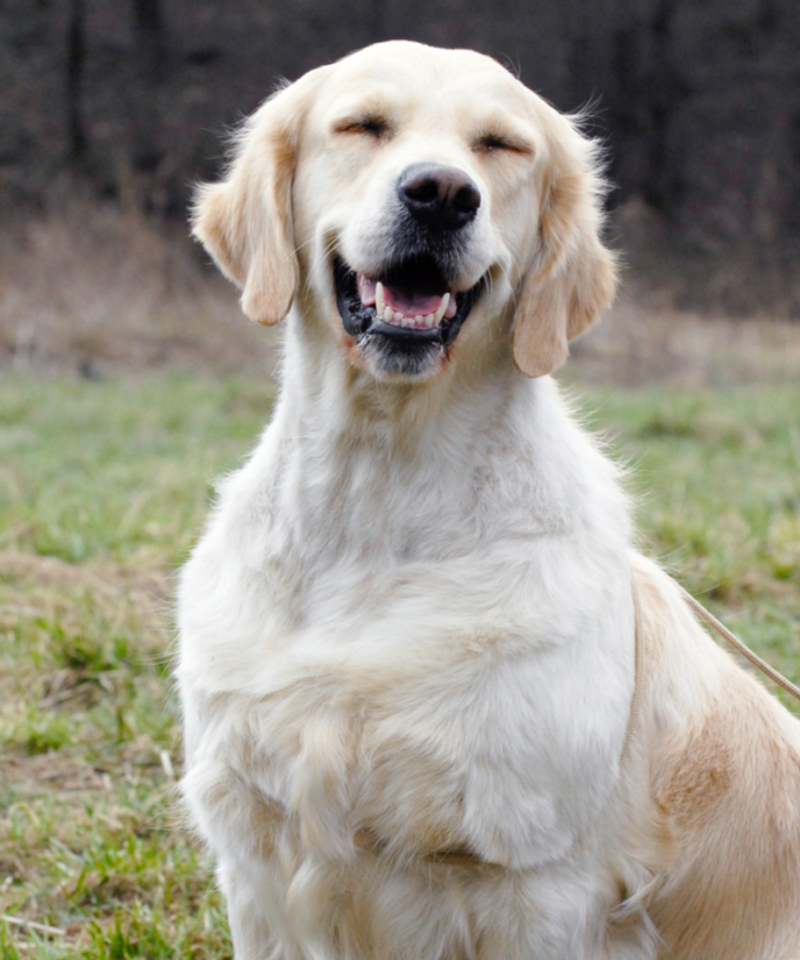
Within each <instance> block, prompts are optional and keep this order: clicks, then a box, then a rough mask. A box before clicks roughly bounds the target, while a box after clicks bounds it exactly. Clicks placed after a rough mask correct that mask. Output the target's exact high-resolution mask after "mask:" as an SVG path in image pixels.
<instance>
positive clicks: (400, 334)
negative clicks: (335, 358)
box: [333, 257, 485, 350]
mask: <svg viewBox="0 0 800 960" xmlns="http://www.w3.org/2000/svg"><path fill="white" fill-rule="evenodd" d="M414 271H418V272H419V273H420V274H421V275H424V276H425V284H426V285H428V284H430V282H431V281H430V277H431V275H435V274H436V273H439V275H440V276H441V272H440V271H439V270H438V267H437V266H436V264H435V262H434V261H433V260H432V259H431V258H425V257H416V258H413V259H412V260H410V261H405V262H401V263H400V264H394V265H391V266H390V267H388V268H387V269H386V271H385V272H384V276H386V277H390V278H394V277H396V276H397V275H398V274H402V273H403V272H406V273H412V272H414ZM333 274H334V283H335V286H336V305H337V307H338V308H339V314H340V316H341V318H342V324H343V326H344V329H345V331H346V332H347V333H349V334H350V336H353V337H355V338H356V340H357V341H358V340H360V339H362V338H363V337H367V336H370V337H371V336H374V335H378V336H381V337H386V338H387V340H388V341H389V342H390V343H391V344H392V345H394V346H396V347H399V348H401V349H402V348H403V346H408V347H409V348H417V347H422V346H425V345H430V346H438V347H440V348H441V349H443V350H447V349H448V348H449V347H450V346H451V345H452V344H453V342H454V341H455V339H456V337H457V336H458V334H459V331H460V330H461V327H462V326H463V325H464V321H465V320H466V319H467V317H468V316H469V314H470V312H471V311H472V308H473V307H474V306H475V302H476V301H477V299H478V297H479V296H480V293H481V291H482V289H483V285H484V282H485V276H484V277H481V279H480V280H479V281H478V282H477V283H476V284H475V285H474V286H473V287H470V289H469V290H465V291H463V292H462V293H457V294H456V295H455V297H456V313H455V316H453V317H451V318H449V319H448V318H446V317H445V318H443V319H442V322H441V324H440V325H439V326H438V327H433V328H432V329H424V330H423V329H419V328H416V327H399V326H395V325H394V324H392V323H386V321H385V320H379V319H378V315H377V313H376V312H375V308H374V307H373V306H369V307H365V306H364V305H363V304H362V303H361V297H360V296H359V294H358V280H357V276H356V271H355V270H351V269H350V267H349V266H348V264H346V263H345V261H344V260H343V259H342V258H341V257H336V258H335V259H334V261H333ZM446 286H447V284H446V282H445V281H444V278H443V277H442V283H441V285H440V289H441V287H446Z"/></svg>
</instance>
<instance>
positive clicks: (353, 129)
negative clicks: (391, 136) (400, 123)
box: [334, 113, 390, 140]
mask: <svg viewBox="0 0 800 960" xmlns="http://www.w3.org/2000/svg"><path fill="white" fill-rule="evenodd" d="M334 129H335V131H336V133H361V134H366V135H367V136H368V137H374V138H375V139H376V140H380V139H381V137H383V136H385V135H386V134H387V133H389V129H390V128H389V121H388V120H386V119H385V118H384V117H380V116H377V115H376V114H371V113H369V114H366V115H365V116H363V117H357V118H356V119H352V118H348V119H346V120H341V121H340V122H339V123H337V124H336V125H335V127H334Z"/></svg>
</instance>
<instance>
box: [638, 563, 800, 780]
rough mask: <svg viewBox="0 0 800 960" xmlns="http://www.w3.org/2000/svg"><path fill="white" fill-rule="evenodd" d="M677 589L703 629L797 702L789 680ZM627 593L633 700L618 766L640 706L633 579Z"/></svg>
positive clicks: (797, 692)
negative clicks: (631, 635) (629, 598)
mask: <svg viewBox="0 0 800 960" xmlns="http://www.w3.org/2000/svg"><path fill="white" fill-rule="evenodd" d="M678 589H679V590H680V592H681V596H682V597H683V599H684V601H685V602H686V604H687V605H688V607H689V609H690V610H692V611H693V613H694V614H695V616H696V617H697V618H698V619H699V620H700V621H702V622H703V623H704V624H705V625H706V626H707V627H710V628H711V629H712V630H713V631H714V632H715V633H716V634H718V635H719V636H720V637H722V638H723V640H727V642H728V643H729V644H730V645H731V646H732V647H733V648H734V650H737V651H738V652H739V653H741V655H742V656H743V657H744V658H745V659H746V660H749V661H750V663H752V664H753V666H754V667H756V668H757V669H758V670H761V672H762V673H764V674H766V676H768V677H769V678H770V680H772V681H773V682H774V683H777V685H778V686H779V687H780V688H781V689H782V690H785V691H786V692H787V693H789V694H791V695H792V696H793V697H795V698H796V699H797V700H800V687H798V686H796V685H795V684H793V683H792V681H791V680H787V678H786V677H784V675H783V674H782V673H779V672H778V671H777V670H776V669H775V668H774V667H771V666H770V665H769V664H768V663H767V662H766V660H762V659H761V657H759V656H758V655H757V654H755V653H753V651H752V650H751V649H750V648H749V647H747V646H745V645H744V644H743V643H742V641H741V640H740V639H739V638H738V637H737V636H736V635H735V634H733V633H731V631H730V630H729V629H728V628H727V627H726V626H725V625H724V624H723V623H720V621H719V620H717V618H716V617H715V616H714V614H713V613H710V612H709V611H708V610H706V608H705V607H704V606H703V604H702V603H700V602H699V601H698V600H695V598H694V597H693V596H692V595H691V594H690V593H689V592H688V590H684V588H683V587H682V586H681V585H680V584H678ZM631 593H632V594H633V623H634V683H633V698H632V699H631V710H630V714H629V717H628V729H627V731H626V732H625V741H624V742H623V744H622V753H621V754H620V762H621V761H622V760H623V759H624V758H625V756H626V755H627V753H628V747H629V746H630V743H631V739H632V738H633V729H634V726H635V724H636V717H637V715H638V713H639V708H640V706H641V702H642V670H641V666H642V604H641V601H640V599H639V587H638V585H637V583H636V577H635V576H633V577H631Z"/></svg>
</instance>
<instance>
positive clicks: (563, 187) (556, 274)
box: [193, 43, 616, 377]
mask: <svg viewBox="0 0 800 960" xmlns="http://www.w3.org/2000/svg"><path fill="white" fill-rule="evenodd" d="M394 46H396V47H405V48H406V49H405V50H404V51H403V53H404V56H405V57H406V59H410V60H412V61H413V60H415V59H417V60H418V59H420V51H419V49H409V48H410V47H412V46H416V45H403V44H399V43H398V44H394ZM454 53H456V54H458V55H460V56H462V57H463V56H464V53H463V52H461V51H454ZM362 62H363V57H362ZM345 63H346V61H345ZM456 66H460V65H458V64H457V65H456ZM481 66H482V67H483V72H484V73H485V72H487V68H486V65H485V64H482V65H481ZM489 70H490V71H491V79H492V81H493V83H494V85H495V86H496V87H500V84H498V79H501V80H502V84H503V85H505V86H506V87H507V88H508V90H509V91H510V92H512V93H513V94H514V96H515V97H516V99H517V101H518V102H520V104H521V105H523V107H524V111H523V113H522V115H521V116H518V117H517V118H516V120H517V123H520V121H523V123H524V126H523V124H520V127H521V129H522V130H523V131H524V132H525V134H526V135H527V136H528V137H529V138H530V145H531V149H530V150H529V151H524V150H520V151H519V156H518V157H517V158H515V160H516V163H517V166H518V167H522V168H523V169H522V171H521V174H520V170H516V171H514V172H513V178H514V180H515V181H516V182H514V183H513V189H512V190H508V180H509V179H510V178H509V173H508V170H507V169H504V168H503V167H504V165H503V163H502V162H501V161H499V160H498V159H497V158H496V157H493V158H491V160H490V161H488V162H487V161H486V160H484V161H483V162H479V163H475V162H474V161H475V156H474V150H473V151H472V155H471V156H470V151H468V150H462V151H461V154H462V156H461V165H462V166H464V167H469V168H470V172H471V173H473V174H475V173H477V176H476V179H478V180H479V182H482V186H483V188H484V191H485V193H486V194H488V196H489V198H490V199H493V195H495V196H496V197H497V202H495V203H493V212H492V218H493V219H492V227H493V228H494V229H495V231H496V232H497V234H498V235H499V237H502V236H504V235H506V234H508V235H510V236H512V237H524V240H523V242H522V243H521V244H520V249H518V250H514V251H513V258H514V259H513V262H507V261H505V260H503V259H502V258H498V260H499V262H498V263H497V264H493V263H492V262H491V260H489V259H487V262H486V263H484V264H483V266H484V268H485V269H486V270H487V271H491V270H493V269H496V268H499V269H500V270H502V271H508V273H509V274H510V275H511V276H512V278H513V280H514V283H513V286H512V287H511V288H509V289H508V290H507V291H506V292H505V293H506V296H507V297H513V298H514V299H515V300H516V311H515V320H514V324H513V331H510V336H511V339H512V350H513V358H514V362H515V364H516V365H517V367H518V369H519V370H520V371H521V372H523V373H525V374H526V375H527V376H529V377H538V376H542V375H544V374H546V373H549V372H551V371H552V370H554V369H556V368H557V367H559V366H560V365H561V364H562V363H563V362H564V360H565V359H566V357H567V354H568V343H569V341H570V340H572V339H574V338H575V337H577V336H578V335H579V334H581V333H582V332H583V331H584V330H586V329H587V328H588V327H589V326H590V325H591V324H592V323H594V322H595V321H596V320H597V319H598V318H599V317H600V315H601V313H602V312H603V310H604V309H605V308H606V307H607V306H608V305H609V304H610V302H611V301H612V299H613V297H614V293H615V290H616V270H615V258H614V255H613V254H612V253H611V252H610V251H609V250H608V249H607V248H606V247H605V246H604V245H603V243H602V242H601V240H600V237H599V229H600V226H601V221H602V195H603V192H604V183H603V180H602V176H601V172H600V162H599V155H598V149H597V145H596V144H595V143H594V142H592V141H591V140H588V139H587V138H585V137H584V136H583V135H582V134H581V133H580V131H579V128H578V126H577V124H575V123H574V122H573V121H572V120H570V119H569V118H567V117H564V116H562V115H560V114H558V113H557V112H556V111H555V110H553V109H552V108H551V107H550V106H549V105H548V104H546V103H545V102H544V101H543V100H541V99H540V98H539V97H537V96H536V95H535V94H533V93H532V92H531V91H529V90H527V89H525V88H524V87H523V86H522V85H521V84H520V83H519V82H518V81H516V80H515V79H514V78H513V77H512V76H511V75H510V74H509V73H507V72H506V71H505V70H502V68H500V67H498V66H497V65H496V64H492V65H491V67H490V68H489ZM343 72H344V73H346V71H343V70H342V64H337V65H335V66H333V67H323V68H320V69H318V70H315V71H313V72H312V73H310V74H307V75H306V76H305V77H303V78H302V79H301V80H299V81H298V82H297V83H294V84H292V85H290V86H289V87H287V88H285V89H283V90H281V91H279V92H278V93H276V94H275V95H274V96H272V97H271V98H270V99H269V100H268V101H267V102H266V103H265V104H264V105H263V106H262V107H261V108H260V109H259V110H258V111H257V112H256V113H255V114H254V115H253V116H252V117H251V118H250V119H248V121H247V122H246V123H245V125H244V126H243V128H242V130H241V131H240V133H239V136H238V148H237V150H236V152H235V156H234V160H233V162H232V164H231V166H230V170H229V173H228V176H227V179H226V180H225V181H224V182H222V183H218V184H207V185H204V186H202V187H201V188H200V190H199V191H198V194H197V198H196V204H195V214H194V218H193V231H194V235H195V236H196V237H197V238H198V239H199V240H201V241H202V243H203V244H204V245H205V246H206V248H207V249H208V250H209V252H210V253H211V255H212V256H213V257H214V259H215V260H216V262H217V263H218V264H219V266H220V268H221V269H222V270H223V272H224V273H225V275H226V276H228V277H229V278H230V279H231V280H232V281H233V282H234V283H236V284H237V285H238V286H240V287H241V288H242V291H243V292H242V309H243V310H244V312H245V313H246V314H247V316H249V317H250V318H251V319H253V320H256V321H258V322H259V323H263V324H267V325H272V324H275V323H277V322H278V321H279V320H281V319H282V318H283V317H284V316H285V314H286V313H287V312H288V311H289V308H290V306H291V304H292V300H293V298H294V295H295V292H296V291H297V288H298V284H299V282H300V266H299V264H298V258H297V256H296V252H295V251H296V248H298V247H302V246H303V245H304V244H306V243H308V242H313V240H314V238H313V237H312V236H301V237H298V236H297V235H296V222H295V221H296V218H295V215H294V211H293V193H294V192H295V191H296V190H297V186H296V184H295V171H296V168H297V163H298V157H299V156H300V155H301V154H303V155H311V157H312V159H311V160H310V162H311V163H313V162H314V161H315V160H316V159H317V158H319V159H321V160H322V161H323V162H326V163H327V164H328V166H334V165H333V164H331V162H330V161H331V153H332V152H333V151H339V152H341V153H342V154H343V158H344V161H345V162H342V163H340V164H339V167H340V169H341V176H342V177H346V178H347V181H352V180H354V179H355V180H357V179H359V178H360V177H363V176H364V175H365V174H369V172H370V171H371V170H372V171H375V172H376V173H377V174H378V175H379V176H380V175H382V174H383V172H384V171H385V169H386V168H387V166H388V167H389V168H390V169H392V171H393V172H396V170H399V169H400V165H399V164H397V165H395V167H396V170H395V167H393V166H392V159H391V153H392V151H394V152H395V153H396V154H397V155H398V156H399V157H403V156H405V155H406V150H405V146H406V144H405V142H404V138H403V137H402V136H397V137H396V138H395V139H396V142H395V143H388V144H386V145H384V146H383V147H382V149H381V151H380V152H378V151H375V150H373V151H371V152H363V151H362V153H361V155H360V156H357V157H352V156H350V157H345V156H344V153H345V151H347V150H351V149H352V148H351V144H347V143H344V142H343V140H342V137H341V136H339V137H338V138H337V137H336V136H335V135H334V136H331V135H330V134H329V133H328V131H326V130H325V129H324V124H325V122H326V121H328V122H329V121H330V117H326V116H325V115H324V113H325V112H324V111H323V110H320V109H319V108H317V109H316V110H313V109H312V107H313V104H314V100H315V98H316V99H319V97H320V96H323V95H324V96H328V97H330V96H331V88H332V87H333V88H334V89H335V88H339V89H342V88H343V87H344V85H343V84H342V83H341V82H337V74H341V73H343ZM350 73H351V74H353V71H352V70H351V71H350ZM349 79H350V81H351V88H350V90H348V91H347V92H348V95H349V96H350V97H351V99H352V95H353V93H354V92H356V91H357V89H358V87H357V84H358V83H363V71H362V73H361V74H360V75H359V74H353V75H352V76H351V77H350V78H349ZM461 79H462V81H463V83H467V82H468V80H467V76H466V75H462V78H461ZM345 82H346V81H345ZM410 83H411V88H410V90H409V89H408V87H407V89H406V96H407V99H409V100H410V99H411V96H409V93H410V94H411V95H413V97H415V98H416V103H414V105H413V107H412V109H407V111H406V112H407V113H409V114H412V119H413V112H414V111H415V112H417V113H422V108H423V107H424V106H425V101H426V99H427V97H428V92H427V90H426V89H424V87H423V83H422V81H421V78H420V77H419V76H417V77H416V83H415V82H414V78H413V75H412V78H411V80H410ZM414 86H416V87H417V89H414ZM369 102H370V101H369V98H365V103H366V104H368V103H369ZM364 109H368V107H367V106H365V108H364ZM351 112H352V113H354V114H355V113H357V112H358V109H356V108H351ZM464 122H465V123H468V122H469V119H468V118H467V119H466V120H465V121H464ZM482 122H484V121H483V119H482V117H480V116H479V117H477V118H476V120H475V121H474V123H473V126H475V129H476V130H477V129H478V126H476V124H478V123H482ZM526 127H527V130H526V129H525V128H526ZM399 132H400V133H402V131H399ZM323 138H324V139H325V149H324V151H323V152H322V155H320V154H319V153H318V151H316V152H317V157H315V156H314V154H315V146H318V144H319V142H320V140H321V139H323ZM351 139H352V138H351ZM449 152H450V154H451V156H454V157H456V158H457V153H458V151H455V150H453V149H450V151H449ZM525 152H528V155H527V156H523V154H524V153H525ZM435 153H436V151H431V156H434V155H435ZM422 156H423V157H424V154H422ZM465 156H466V157H467V158H468V162H467V163H464V157H465ZM387 157H388V159H387ZM505 166H506V167H508V166H509V164H508V163H506V164H505ZM493 181H495V182H493ZM349 185H350V184H349V182H345V181H340V182H339V183H337V182H336V179H335V178H333V180H332V181H328V182H327V183H326V188H327V190H329V191H331V190H332V191H337V192H338V193H344V192H346V190H347V188H348V187H349ZM301 189H302V185H301ZM391 192H392V191H391V190H387V191H386V193H387V196H388V194H389V193H391ZM359 199H360V198H359V197H357V196H354V197H353V201H352V203H351V206H352V207H355V205H356V203H357V201H358V200H359ZM301 202H302V203H305V202H307V201H303V200H302V199H301ZM384 202H385V201H384ZM526 222H527V223H528V224H530V223H533V224H534V225H536V226H537V227H538V229H536V230H535V231H530V230H529V229H527V225H526Z"/></svg>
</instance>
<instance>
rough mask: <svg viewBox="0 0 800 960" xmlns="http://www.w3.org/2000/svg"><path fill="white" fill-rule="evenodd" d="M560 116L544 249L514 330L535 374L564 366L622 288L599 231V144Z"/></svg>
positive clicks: (527, 370) (526, 369)
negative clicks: (574, 343) (576, 342)
mask: <svg viewBox="0 0 800 960" xmlns="http://www.w3.org/2000/svg"><path fill="white" fill-rule="evenodd" d="M556 117H557V119H556V120H555V123H553V122H552V121H551V123H548V124H547V127H548V128H549V129H548V134H549V136H548V145H549V158H548V168H547V170H546V173H545V178H544V199H543V203H542V208H541V214H540V223H539V233H540V237H539V251H538V255H537V257H536V260H535V262H534V263H533V265H532V266H531V267H530V269H529V270H528V274H527V276H526V277H525V278H524V280H523V285H522V289H521V291H520V295H519V297H518V301H517V311H516V318H515V322H514V328H513V331H512V334H511V338H512V339H511V343H512V350H513V355H514V363H515V364H516V366H517V368H518V369H519V370H520V371H521V372H522V373H524V374H527V376H529V377H541V376H543V375H544V374H546V373H550V372H552V371H553V370H555V369H557V368H558V367H560V366H561V364H562V363H564V361H565V360H566V359H567V355H568V353H569V341H570V340H572V339H574V338H575V337H577V336H578V335H579V334H580V333H583V331H584V330H586V329H587V328H588V327H590V326H591V325H592V324H593V323H594V322H595V320H597V319H598V318H599V317H600V314H601V313H602V312H603V310H605V308H606V307H607V306H608V305H609V304H610V303H611V301H612V300H613V299H614V293H615V291H616V287H617V273H616V260H615V257H614V255H613V253H611V251H610V250H607V249H606V248H605V247H604V246H603V244H602V243H601V242H600V236H599V234H600V228H601V226H602V219H603V217H602V206H601V204H602V195H603V180H602V177H601V176H600V173H599V162H598V158H597V148H596V146H595V145H594V144H593V143H592V142H591V141H590V140H587V139H586V138H584V137H583V136H582V135H581V134H580V133H579V132H578V130H577V129H576V128H575V127H574V126H573V125H572V123H571V122H570V121H569V120H568V119H567V118H566V117H563V116H561V115H559V114H556ZM548 119H550V118H548Z"/></svg>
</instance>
